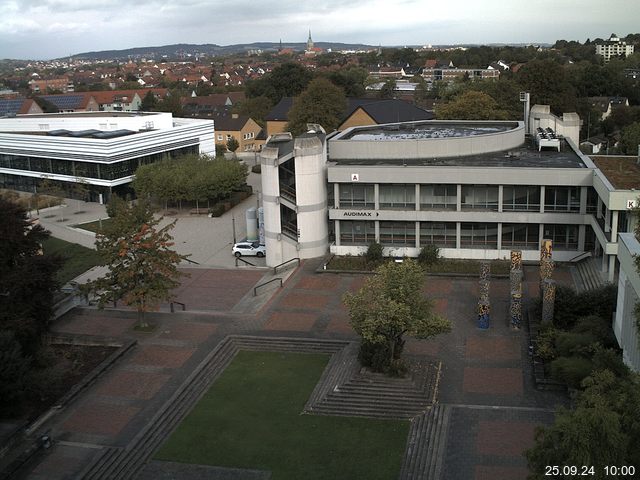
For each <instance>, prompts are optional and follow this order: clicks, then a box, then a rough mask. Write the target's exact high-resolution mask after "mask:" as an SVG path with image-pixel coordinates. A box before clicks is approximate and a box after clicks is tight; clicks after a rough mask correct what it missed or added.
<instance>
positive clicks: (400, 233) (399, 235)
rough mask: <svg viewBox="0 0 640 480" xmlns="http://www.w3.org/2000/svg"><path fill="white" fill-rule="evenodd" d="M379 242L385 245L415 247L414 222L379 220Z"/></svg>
mask: <svg viewBox="0 0 640 480" xmlns="http://www.w3.org/2000/svg"><path fill="white" fill-rule="evenodd" d="M380 243H381V244H382V245H384V246H386V247H415V246H416V224H415V222H380Z"/></svg>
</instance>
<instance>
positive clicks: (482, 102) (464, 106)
mask: <svg viewBox="0 0 640 480" xmlns="http://www.w3.org/2000/svg"><path fill="white" fill-rule="evenodd" d="M508 116H509V115H508V113H507V112H506V111H504V110H502V109H500V108H499V107H498V104H497V103H496V101H495V100H494V99H493V98H491V97H490V96H489V95H487V94H486V93H482V92H477V91H474V90H470V91H468V92H465V93H463V94H461V95H459V96H458V97H456V98H455V99H454V100H452V101H450V102H447V103H442V104H438V105H437V106H436V118H438V119H439V120H506V119H507V118H508Z"/></svg>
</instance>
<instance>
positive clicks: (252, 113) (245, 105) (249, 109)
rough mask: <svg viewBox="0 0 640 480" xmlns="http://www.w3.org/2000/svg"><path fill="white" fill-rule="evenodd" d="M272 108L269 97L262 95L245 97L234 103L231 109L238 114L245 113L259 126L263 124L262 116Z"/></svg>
mask: <svg viewBox="0 0 640 480" xmlns="http://www.w3.org/2000/svg"><path fill="white" fill-rule="evenodd" d="M272 108H273V103H272V102H271V99H270V98H268V97H264V96H259V97H253V98H246V99H244V100H243V101H242V102H241V103H239V104H237V105H234V106H233V108H232V111H233V112H234V113H238V114H240V115H246V116H247V117H249V118H251V119H253V120H255V121H256V123H258V125H260V126H261V127H264V126H265V121H264V117H266V116H267V114H268V113H269V111H270V110H271V109H272Z"/></svg>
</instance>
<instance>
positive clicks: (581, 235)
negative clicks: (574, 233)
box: [578, 225, 587, 252]
mask: <svg viewBox="0 0 640 480" xmlns="http://www.w3.org/2000/svg"><path fill="white" fill-rule="evenodd" d="M586 237H587V226H586V225H578V250H579V251H581V252H584V242H585V240H586Z"/></svg>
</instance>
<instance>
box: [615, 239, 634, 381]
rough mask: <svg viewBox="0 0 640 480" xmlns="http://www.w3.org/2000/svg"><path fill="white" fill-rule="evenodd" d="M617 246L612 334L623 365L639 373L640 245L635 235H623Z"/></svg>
mask: <svg viewBox="0 0 640 480" xmlns="http://www.w3.org/2000/svg"><path fill="white" fill-rule="evenodd" d="M618 243H619V248H618V260H619V262H620V274H619V275H618V302H617V305H616V314H615V318H614V321H613V332H614V333H615V335H616V339H617V340H618V344H619V345H620V348H621V349H622V359H623V360H624V363H625V364H626V365H627V366H629V367H630V368H631V369H632V370H634V371H636V372H640V342H639V341H638V326H637V320H636V313H635V309H636V304H637V303H638V301H639V299H640V275H638V270H637V269H636V257H637V256H638V255H640V243H639V242H638V240H637V239H636V237H635V235H634V234H633V233H621V234H620V239H619V242H618Z"/></svg>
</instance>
